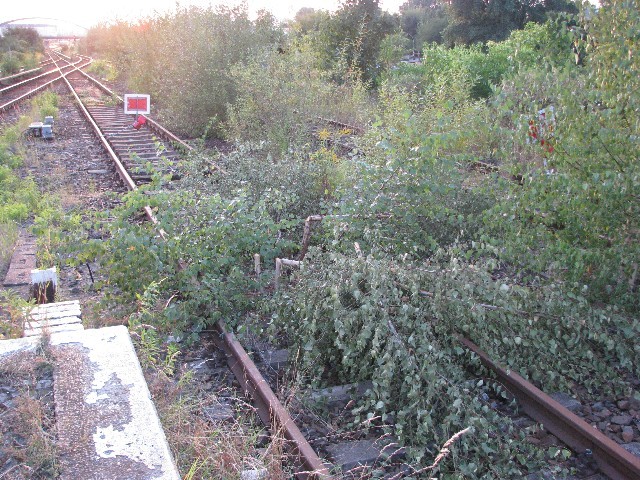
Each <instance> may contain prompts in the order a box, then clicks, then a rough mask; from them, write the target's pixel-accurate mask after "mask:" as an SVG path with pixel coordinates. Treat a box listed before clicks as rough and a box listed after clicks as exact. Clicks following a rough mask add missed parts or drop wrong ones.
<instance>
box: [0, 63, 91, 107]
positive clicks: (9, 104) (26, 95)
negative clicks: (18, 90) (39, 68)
mask: <svg viewBox="0 0 640 480" xmlns="http://www.w3.org/2000/svg"><path fill="white" fill-rule="evenodd" d="M52 61H53V59H52ZM79 62H80V60H78V61H77V62H76V64H77V63H79ZM89 63H91V62H88V63H87V64H85V65H82V66H83V67H84V66H86V65H88V64H89ZM54 64H55V61H54ZM66 67H67V66H65V67H63V68H66ZM56 68H57V69H58V73H59V76H58V77H56V78H54V79H52V80H49V81H48V82H46V83H43V84H42V85H39V86H37V87H36V88H34V89H33V90H29V91H28V92H27V93H24V94H22V95H20V96H19V97H17V98H14V99H13V100H10V101H8V102H7V103H5V104H4V105H0V112H4V111H6V110H9V109H10V108H12V107H14V106H15V105H17V104H18V103H20V102H22V101H23V100H26V99H27V98H30V97H32V96H33V95H35V94H36V93H38V92H40V91H41V90H44V89H45V88H48V87H49V86H51V85H53V84H54V83H55V82H59V81H60V80H62V76H63V73H62V71H61V70H60V67H58V66H57V65H56ZM73 68H78V67H77V66H76V65H75V64H74V65H73ZM52 73H55V70H52V71H51V72H48V73H46V74H43V75H38V76H37V77H33V78H30V79H28V80H26V81H24V82H20V84H25V83H28V82H32V81H34V80H36V79H38V78H41V77H43V76H47V75H51V74H52ZM67 73H69V72H67ZM16 85H18V84H16Z"/></svg>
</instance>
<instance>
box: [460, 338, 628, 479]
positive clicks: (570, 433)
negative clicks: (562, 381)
mask: <svg viewBox="0 0 640 480" xmlns="http://www.w3.org/2000/svg"><path fill="white" fill-rule="evenodd" d="M460 341H461V342H462V344H463V345H464V346H465V347H467V348H468V349H469V350H471V351H472V352H474V353H475V354H476V355H478V357H480V361H481V362H482V364H483V365H484V366H485V367H487V368H489V369H490V370H492V371H493V372H495V374H496V375H497V376H498V380H499V381H500V382H501V383H502V384H503V385H504V386H505V387H506V388H507V390H509V392H511V394H513V395H514V396H515V397H516V399H517V400H518V402H519V403H520V404H521V405H522V409H523V410H524V411H525V412H526V413H527V415H529V416H530V417H531V418H533V419H534V420H536V421H537V422H540V423H542V424H543V425H544V428H545V429H547V430H549V431H550V432H551V433H553V434H554V435H555V436H556V437H558V438H559V439H560V440H562V441H563V442H564V443H566V444H567V445H568V446H569V447H570V448H572V449H573V450H574V451H576V452H579V453H584V452H591V454H592V455H593V458H594V459H595V461H596V462H597V464H598V467H599V468H600V470H601V471H602V473H604V474H605V475H607V476H608V477H609V478H611V479H612V480H638V479H640V458H638V457H636V456H635V455H633V454H632V453H630V452H628V451H626V450H625V449H624V448H622V447H621V446H620V445H618V444H617V443H616V442H614V441H613V440H611V439H610V438H609V437H607V436H606V435H604V434H603V433H602V432H600V431H599V430H597V429H595V428H593V427H592V426H591V425H589V424H588V423H587V422H585V421H584V420H582V419H581V418H580V417H578V416H577V415H576V414H574V413H573V412H571V411H569V410H568V409H567V408H565V407H563V406H562V405H560V404H559V403H558V402H557V401H555V400H554V399H553V398H551V397H550V396H549V395H547V394H546V393H544V392H543V391H541V390H540V389H538V388H536V387H535V386H533V385H532V384H531V383H530V382H528V381H527V380H525V379H524V378H522V377H521V376H520V375H518V374H517V373H515V372H513V371H510V370H506V369H504V368H503V367H501V366H500V365H498V364H497V363H495V362H494V361H493V360H491V359H490V358H489V356H488V355H487V354H486V353H485V352H483V351H482V350H480V348H479V347H478V346H477V345H475V344H474V343H473V342H471V341H470V340H468V339H466V338H464V337H460Z"/></svg>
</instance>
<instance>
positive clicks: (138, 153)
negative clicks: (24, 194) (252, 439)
mask: <svg viewBox="0 0 640 480" xmlns="http://www.w3.org/2000/svg"><path fill="white" fill-rule="evenodd" d="M52 62H53V63H54V65H56V68H55V69H51V70H49V71H47V72H45V73H43V74H41V75H36V76H34V77H33V78H31V79H29V80H24V81H19V82H16V83H15V84H14V85H11V86H10V87H6V88H3V89H1V90H0V95H1V96H0V104H1V105H0V110H6V109H9V108H12V107H14V106H15V105H17V104H19V102H21V101H23V100H24V99H26V98H29V97H31V96H33V95H35V94H37V93H38V92H40V91H42V90H43V89H44V88H47V87H49V86H50V85H52V84H53V83H54V82H58V81H62V82H64V83H65V84H66V85H67V86H68V88H69V89H70V90H71V91H72V92H73V95H74V97H75V99H76V101H77V103H78V107H79V108H80V110H81V111H82V113H83V115H84V116H85V117H86V118H87V121H88V122H89V123H91V125H92V128H93V130H94V133H95V135H96V136H97V137H98V138H99V140H100V142H101V143H102V145H103V146H104V148H105V150H106V151H107V152H108V154H109V156H110V157H111V158H112V160H113V162H114V164H115V166H116V167H115V168H116V170H117V172H118V175H119V176H120V178H121V179H122V180H123V182H124V183H125V185H126V187H127V188H128V189H129V190H135V189H137V188H138V186H139V185H140V183H141V182H142V183H144V182H147V181H149V180H150V179H151V176H152V172H151V171H149V169H148V166H149V165H151V166H152V168H153V169H155V170H159V171H160V172H162V173H163V174H167V175H170V176H171V178H173V179H178V178H179V177H180V172H179V169H178V168H177V167H176V164H177V163H179V159H180V150H184V151H188V150H190V149H191V147H189V145H187V144H185V143H184V142H181V141H180V140H179V139H178V138H177V137H175V136H174V135H172V134H171V133H170V132H168V131H166V130H165V129H164V128H163V127H162V126H160V125H159V124H157V123H156V122H154V121H153V120H152V119H150V118H147V121H148V126H147V127H146V128H145V129H141V130H136V129H134V128H133V127H132V122H133V119H132V118H130V117H127V116H126V115H124V113H122V112H121V110H122V108H121V107H120V106H113V105H111V102H112V99H113V98H117V96H116V95H115V94H114V92H112V91H111V90H109V89H108V88H107V87H105V86H104V85H102V84H100V83H99V82H97V81H95V80H94V79H92V78H91V77H89V76H88V75H86V74H85V73H84V72H82V71H81V70H80V68H82V67H84V66H86V65H88V64H89V63H90V60H89V59H83V58H81V59H76V60H75V61H72V60H71V59H68V58H64V57H58V59H57V60H53V58H52ZM62 63H64V65H61V64H62ZM59 64H60V65H59ZM0 80H1V79H0ZM34 85H35V87H34ZM83 98H90V99H91V102H90V103H91V104H90V105H85V102H83ZM145 212H146V214H147V216H148V217H149V218H150V219H151V220H152V221H154V222H155V217H154V215H153V212H152V211H151V209H149V208H148V207H147V208H146V209H145ZM461 342H462V343H463V344H464V345H465V347H467V348H468V349H470V350H471V351H473V352H474V353H475V354H476V355H478V356H479V357H480V358H481V360H482V362H483V364H485V365H486V366H487V367H488V368H491V369H492V370H493V371H495V372H496V375H497V376H498V378H499V379H500V381H501V382H502V383H503V384H504V385H505V386H506V387H507V388H508V390H509V391H510V392H511V393H512V394H513V395H514V396H515V397H516V398H518V400H519V401H520V402H521V404H522V405H523V408H524V409H525V411H526V412H527V413H528V414H529V415H530V416H531V417H532V418H533V419H534V420H536V421H538V422H541V423H544V425H545V427H547V428H549V429H550V430H551V431H552V432H553V433H554V434H555V435H556V436H557V437H558V438H560V439H561V440H563V441H564V442H565V443H566V444H567V445H568V446H570V447H571V448H572V449H574V451H576V452H578V453H584V452H588V453H589V454H590V455H593V458H594V459H595V460H596V461H597V463H598V466H599V468H600V470H601V471H602V472H603V473H605V474H606V475H607V476H608V477H609V478H612V479H614V480H619V479H621V480H632V479H638V478H640V458H638V457H636V456H634V455H632V454H630V453H629V452H627V451H626V450H624V449H623V448H622V447H620V446H619V445H617V444H616V443H615V442H612V441H611V440H609V439H607V438H606V437H605V436H604V435H599V434H598V432H597V431H594V429H593V428H591V427H590V426H589V425H588V424H586V423H585V422H584V421H582V420H580V419H579V418H577V417H576V416H575V415H572V414H570V413H571V412H568V410H567V409H566V408H564V407H562V406H561V405H559V404H558V403H557V402H554V401H550V400H549V398H548V396H545V395H544V394H543V393H542V392H540V391H539V390H537V389H535V387H533V386H532V385H531V384H530V383H529V382H526V381H525V380H524V379H522V378H521V377H519V376H517V375H516V374H515V373H513V372H508V371H506V370H504V369H502V368H501V367H500V366H499V365H497V364H496V363H495V362H493V361H492V360H491V359H489V358H488V357H487V356H486V354H484V352H482V351H480V350H479V349H478V348H477V347H476V346H475V345H474V344H473V343H472V342H470V341H469V340H466V339H462V340H461ZM216 343H217V344H218V346H219V348H220V349H221V350H223V351H224V352H225V355H226V356H227V357H228V359H229V365H230V368H231V370H232V371H233V372H234V373H235V375H236V378H237V379H238V381H239V382H240V384H241V385H242V386H243V389H245V391H247V392H249V393H250V394H251V395H252V396H253V397H254V398H256V399H257V402H256V403H257V405H258V407H257V408H258V412H259V416H260V417H261V418H262V420H263V421H264V422H265V423H266V424H268V425H270V426H271V427H272V428H273V430H274V431H277V432H279V433H282V432H284V436H285V438H286V439H287V441H288V444H289V445H290V447H291V449H292V451H293V452H294V457H295V459H296V463H297V465H298V468H297V477H299V478H330V473H329V470H328V468H327V467H326V465H325V464H324V462H323V461H322V460H321V459H320V458H319V457H318V456H317V455H316V454H315V452H314V451H313V449H312V448H311V446H310V445H309V443H308V442H307V440H306V439H305V438H304V436H303V435H302V433H301V432H300V430H299V428H298V427H297V426H296V425H295V422H294V421H293V419H292V418H291V416H290V415H289V414H288V413H287V410H286V409H285V408H284V407H283V406H282V404H281V403H280V402H279V400H278V399H277V397H276V396H275V394H274V393H273V390H272V389H271V388H270V387H269V385H268V383H267V381H266V380H265V379H264V378H263V377H262V375H260V373H259V371H258V370H257V368H256V366H255V364H254V363H253V361H252V360H251V359H250V358H249V356H248V355H247V353H246V352H245V351H244V349H243V348H242V346H241V345H240V344H239V343H238V342H237V340H236V339H235V337H234V336H233V334H231V333H229V332H227V331H226V329H225V327H224V324H222V323H219V324H218V325H217V335H216ZM574 417H575V418H574Z"/></svg>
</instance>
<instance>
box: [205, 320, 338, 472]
mask: <svg viewBox="0 0 640 480" xmlns="http://www.w3.org/2000/svg"><path fill="white" fill-rule="evenodd" d="M216 328H217V331H218V334H219V335H218V336H217V337H216V344H217V346H218V348H220V349H221V350H223V351H224V352H225V354H226V355H227V358H228V363H229V368H230V369H231V371H232V372H233V373H234V375H235V376H236V379H237V380H238V381H239V382H240V384H241V385H242V388H243V390H244V391H245V392H247V393H249V394H250V395H251V397H252V398H253V400H254V402H255V403H256V406H257V407H258V415H259V416H260V419H261V420H262V421H263V422H264V424H265V425H269V426H270V428H271V431H272V432H273V433H274V434H275V435H277V434H279V433H281V434H282V435H283V436H284V438H286V439H287V440H288V441H289V442H290V443H289V446H290V447H291V448H292V450H293V451H294V454H295V456H296V463H297V464H298V466H299V467H300V470H299V471H298V472H296V474H295V475H296V478H303V479H307V478H308V479H327V480H328V479H330V478H333V477H332V476H331V475H330V473H329V470H328V469H327V467H326V466H325V465H324V463H323V462H322V460H320V458H319V457H318V456H317V455H316V453H315V452H314V451H313V448H312V447H311V445H309V442H307V440H306V438H304V435H302V432H300V429H299V428H298V427H297V425H296V424H295V422H294V420H293V419H292V418H291V416H290V415H289V413H288V412H287V410H286V409H285V408H284V406H283V405H282V403H280V400H278V398H277V397H276V396H275V394H274V393H273V390H271V388H270V387H269V385H268V384H267V382H266V380H265V379H264V377H263V376H262V374H261V373H260V372H259V371H258V368H257V367H256V366H255V364H254V363H253V361H252V360H251V358H249V356H248V355H247V352H246V351H245V350H244V348H242V345H240V343H239V342H238V341H237V340H236V339H235V336H234V335H233V334H232V333H229V332H227V331H226V329H225V326H224V324H223V323H222V322H221V321H220V322H218V323H217V325H216Z"/></svg>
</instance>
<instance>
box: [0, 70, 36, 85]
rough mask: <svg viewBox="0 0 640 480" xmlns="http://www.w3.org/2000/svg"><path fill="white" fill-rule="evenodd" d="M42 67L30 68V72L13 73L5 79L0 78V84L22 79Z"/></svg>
mask: <svg viewBox="0 0 640 480" xmlns="http://www.w3.org/2000/svg"><path fill="white" fill-rule="evenodd" d="M42 68H43V67H36V68H32V69H31V70H25V71H23V72H18V73H14V74H13V75H8V76H6V77H0V83H2V82H7V81H10V80H13V79H14V78H20V77H24V76H25V75H29V74H30V73H35V72H39V71H40V70H42Z"/></svg>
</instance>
